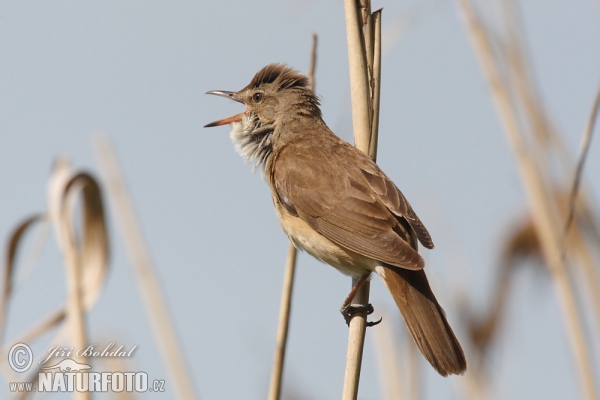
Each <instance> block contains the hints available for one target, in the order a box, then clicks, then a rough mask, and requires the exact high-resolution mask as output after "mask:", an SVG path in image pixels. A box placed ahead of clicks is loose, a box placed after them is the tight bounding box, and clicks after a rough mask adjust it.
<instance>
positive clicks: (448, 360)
mask: <svg viewBox="0 0 600 400" xmlns="http://www.w3.org/2000/svg"><path fill="white" fill-rule="evenodd" d="M375 271H376V272H377V274H378V275H379V276H380V277H381V279H382V280H383V282H384V283H385V285H386V286H387V288H388V289H389V290H390V292H391V293H392V297H393V298H394V301H395V302H396V304H397V305H398V308H399V309H400V312H401V313H402V316H403V317H404V321H405V322H406V325H407V327H408V330H409V331H410V334H411V335H412V337H413V339H414V341H415V343H416V344H417V347H419V349H420V350H421V353H423V355H424V356H425V358H426V359H427V361H429V362H430V363H431V365H432V366H433V368H435V369H436V370H437V371H438V372H439V373H440V375H442V376H447V375H449V374H462V373H463V372H465V370H466V369H467V361H466V360H465V355H464V353H463V350H462V348H461V347H460V343H458V340H457V339H456V336H454V333H453V332H452V328H450V325H449V324H448V321H447V320H446V317H445V316H444V311H443V310H442V307H440V305H439V304H438V302H437V300H436V299H435V296H434V295H433V292H432V291H431V288H430V287H429V282H428V281H427V277H426V276H425V272H424V271H422V270H420V271H410V270H407V269H402V268H397V267H391V266H379V267H377V268H376V270H375Z"/></svg>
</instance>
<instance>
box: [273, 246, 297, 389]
mask: <svg viewBox="0 0 600 400" xmlns="http://www.w3.org/2000/svg"><path fill="white" fill-rule="evenodd" d="M296 256H297V250H296V247H294V245H293V244H292V243H290V244H289V247H288V255H287V260H286V263H285V275H284V277H283V289H282V293H281V305H280V306H279V325H278V327H277V338H276V339H275V340H276V347H275V356H274V357H273V370H272V372H271V384H270V387H269V399H270V400H277V399H279V398H280V397H281V382H282V379H283V362H284V360H285V349H286V345H287V337H288V329H289V324H290V310H291V306H292V289H293V286H294V273H295V270H296V259H297V257H296Z"/></svg>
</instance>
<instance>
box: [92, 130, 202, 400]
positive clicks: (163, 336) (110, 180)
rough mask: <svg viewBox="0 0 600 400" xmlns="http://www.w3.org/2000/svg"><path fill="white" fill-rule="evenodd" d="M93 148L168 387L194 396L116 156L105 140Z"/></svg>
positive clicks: (185, 398)
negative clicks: (163, 364)
mask: <svg viewBox="0 0 600 400" xmlns="http://www.w3.org/2000/svg"><path fill="white" fill-rule="evenodd" d="M95 150H96V156H97V160H98V164H99V166H100V170H101V171H102V175H103V177H104V181H105V182H106V189H107V193H108V197H109V199H110V201H111V204H112V206H113V209H114V211H115V214H116V216H117V221H118V226H119V228H120V230H121V232H122V233H123V237H124V239H125V245H126V248H127V253H128V256H129V258H130V261H131V265H132V267H133V270H134V273H135V275H136V278H137V279H136V282H137V284H138V290H139V291H140V295H141V297H142V300H143V302H144V305H145V306H146V313H147V316H148V319H149V320H150V324H151V326H152V330H153V333H154V337H155V340H156V342H157V343H158V348H159V350H160V354H161V356H162V359H163V360H164V362H165V368H166V370H167V373H168V376H169V381H170V386H171V387H172V388H173V390H174V392H175V397H176V398H177V399H182V400H188V399H196V398H197V396H196V394H195V391H194V387H193V384H192V380H191V377H190V370H189V368H187V367H186V365H187V363H186V362H185V359H184V357H183V353H182V351H181V349H180V347H179V340H178V338H177V336H176V334H175V331H174V329H173V327H174V326H175V324H174V323H173V321H172V319H171V316H170V313H169V311H168V309H167V305H166V300H165V297H164V295H163V293H162V289H161V286H160V283H159V281H158V278H157V276H156V272H155V267H154V266H153V264H152V261H151V260H150V255H149V254H148V251H147V250H146V245H145V243H144V239H143V235H142V232H141V229H140V227H139V224H138V222H137V218H136V215H135V211H134V208H133V204H132V202H131V200H130V196H129V194H128V192H127V188H126V186H125V182H124V180H123V177H122V174H121V172H120V168H119V164H118V162H117V158H116V155H115V153H114V151H113V150H112V146H111V145H110V143H109V142H108V139H104V140H102V141H99V142H98V143H97V144H96V146H95Z"/></svg>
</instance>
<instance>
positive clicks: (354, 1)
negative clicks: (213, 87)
mask: <svg viewBox="0 0 600 400" xmlns="http://www.w3.org/2000/svg"><path fill="white" fill-rule="evenodd" d="M344 8H345V14H346V37H347V41H348V65H349V71H350V94H351V100H352V125H353V128H354V144H355V146H356V147H357V148H358V149H359V150H361V151H363V152H364V153H366V154H369V155H370V156H371V157H374V156H375V154H376V143H377V138H376V137H372V132H373V123H374V122H375V121H378V120H379V117H378V116H375V113H377V112H378V111H379V110H378V109H374V108H373V105H374V104H377V106H378V104H379V82H380V79H379V75H380V71H381V69H380V65H381V60H380V57H381V13H380V12H377V13H376V14H377V15H376V16H374V15H373V14H371V6H370V1H369V0H361V1H360V4H359V2H358V0H345V1H344ZM375 56H377V60H375V59H374V57H375ZM374 71H376V72H374ZM374 75H376V76H374ZM375 93H376V95H375ZM375 131H377V128H376V127H375ZM357 282H358V278H353V279H352V287H354V285H356V283H357ZM369 289H370V284H369V282H368V281H367V282H366V283H365V284H364V285H363V286H362V288H361V289H360V290H359V291H358V293H357V294H356V296H355V297H354V300H353V302H352V304H368V303H369ZM366 326H367V315H366V313H359V314H357V315H355V316H354V317H353V318H352V319H351V320H350V326H349V332H348V350H347V354H346V371H345V374H344V388H343V393H342V398H343V399H345V400H347V399H356V398H357V396H358V386H359V381H360V369H361V365H362V355H363V348H364V342H365V333H366Z"/></svg>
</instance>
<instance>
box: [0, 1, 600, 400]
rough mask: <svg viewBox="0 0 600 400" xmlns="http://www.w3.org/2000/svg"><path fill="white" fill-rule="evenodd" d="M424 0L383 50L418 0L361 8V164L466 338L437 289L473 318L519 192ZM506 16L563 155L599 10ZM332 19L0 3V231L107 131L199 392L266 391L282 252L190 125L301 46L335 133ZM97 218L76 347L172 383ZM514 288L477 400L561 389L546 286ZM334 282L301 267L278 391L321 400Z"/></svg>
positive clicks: (225, 164) (478, 92)
mask: <svg viewBox="0 0 600 400" xmlns="http://www.w3.org/2000/svg"><path fill="white" fill-rule="evenodd" d="M428 4H430V5H425V6H421V7H418V8H417V9H418V10H421V11H422V12H421V13H420V14H419V15H420V16H419V17H418V18H416V19H414V20H412V24H411V25H410V27H409V28H408V30H407V31H406V32H405V34H404V36H402V38H401V39H400V40H399V41H395V40H392V39H390V38H393V32H394V30H395V29H394V27H397V24H399V23H405V22H406V18H405V16H406V15H413V14H411V12H412V11H411V10H413V9H414V8H413V7H415V5H418V2H416V1H413V2H408V1H400V2H381V1H378V2H374V4H373V9H377V8H379V7H384V12H383V26H384V35H388V36H385V37H384V40H387V42H386V45H387V48H388V51H387V53H386V55H385V58H384V60H383V67H382V80H383V85H382V94H381V96H382V97H381V104H382V108H381V119H380V139H379V154H378V163H379V164H380V165H381V167H382V168H383V170H384V171H386V173H387V174H388V175H389V176H390V177H391V178H392V179H393V180H394V181H395V183H396V184H397V185H398V186H399V187H400V188H401V189H402V191H403V193H404V194H405V195H406V197H407V198H408V199H409V200H410V202H411V203H412V205H413V207H414V209H415V210H416V212H417V213H418V214H419V216H420V217H421V219H422V220H423V221H424V222H425V224H426V225H427V227H428V229H429V231H430V232H431V234H432V237H433V240H434V242H435V245H436V249H435V250H433V251H425V252H424V256H425V258H426V261H427V263H428V265H427V270H428V274H429V276H430V279H431V281H432V285H433V288H434V291H435V292H436V294H437V296H438V299H439V300H440V302H441V303H442V305H443V306H444V308H445V310H446V312H447V314H448V317H449V319H450V322H451V324H452V325H453V326H454V327H455V330H456V332H457V335H458V337H459V338H460V339H462V341H465V340H466V338H465V336H464V335H465V333H464V328H463V327H462V325H461V321H460V319H459V318H458V315H457V309H456V297H457V296H458V295H459V294H462V295H464V296H466V298H467V299H468V301H469V303H470V304H471V305H472V307H473V308H474V309H476V310H480V311H483V310H484V309H485V307H486V306H487V304H488V300H489V293H490V290H491V289H490V288H491V286H492V279H493V277H494V276H495V275H494V271H495V267H496V262H497V259H498V255H499V251H500V250H499V246H498V243H501V242H502V240H503V239H504V238H505V237H506V235H507V233H508V232H509V231H510V230H511V227H512V226H514V224H515V223H517V222H518V221H519V220H520V218H522V215H523V213H524V211H525V210H526V203H525V200H526V199H525V197H524V194H523V191H522V189H521V184H520V181H519V177H518V175H517V172H516V169H515V163H514V158H513V156H512V153H511V150H510V148H509V147H508V144H507V142H506V140H505V137H504V134H503V132H502V129H501V127H500V124H499V123H498V119H497V118H496V114H495V111H494V109H493V104H492V102H491V98H490V95H489V91H488V86H487V84H486V82H485V81H484V79H483V78H482V74H481V72H480V68H479V65H478V63H477V61H476V59H475V57H474V55H473V52H472V48H471V46H470V43H469V41H468V40H467V37H466V32H465V27H464V24H463V18H462V15H461V13H460V11H459V7H458V3H457V2H441V1H440V2H431V3H428ZM520 10H521V11H522V16H523V23H524V26H525V34H526V39H527V45H528V48H529V50H530V51H531V56H532V62H533V67H534V71H535V74H536V80H537V83H538V85H539V88H540V92H541V95H542V97H543V99H544V101H545V104H546V106H547V110H548V113H549V114H550V116H551V119H552V120H553V122H554V123H555V125H556V127H557V128H558V129H559V131H560V132H561V134H562V135H563V137H564V139H565V141H566V143H567V145H568V146H569V148H570V150H571V152H572V153H573V154H576V152H577V149H578V145H579V140H580V136H581V134H582V132H583V128H584V126H585V123H586V120H587V118H588V114H589V110H590V108H591V104H592V100H593V97H594V95H595V90H596V88H597V85H598V83H599V81H600V74H599V72H598V71H599V68H598V66H599V65H600V53H599V52H598V48H600V24H598V20H599V17H600V8H599V4H598V2H594V1H592V0H576V1H555V2H547V1H541V0H531V1H526V2H524V1H523V2H520ZM344 21H345V19H344V9H343V3H342V2H341V1H337V2H336V1H315V0H304V1H302V0H300V1H299V0H295V1H279V2H276V1H255V2H245V1H233V2H194V1H181V2H176V3H175V2H166V1H126V2H123V1H97V2H75V1H46V2H40V1H19V2H10V1H0V135H1V136H0V137H1V142H0V143H1V144H0V188H2V189H1V196H0V202H1V203H0V205H1V207H0V232H1V234H2V237H6V236H7V235H8V232H9V230H10V229H11V228H12V227H13V226H14V225H15V224H16V223H17V222H18V221H20V220H21V219H22V218H24V217H25V216H27V215H30V214H31V213H33V212H36V211H41V210H44V209H45V207H46V203H45V201H46V200H45V199H46V192H45V191H46V183H47V179H48V176H49V171H50V167H51V165H52V162H53V160H54V159H56V157H58V156H60V155H63V156H66V157H68V158H69V159H70V160H71V162H72V164H73V166H74V167H76V168H83V169H86V170H90V171H92V172H94V173H98V167H97V164H96V162H95V159H94V156H93V149H92V143H93V141H94V139H95V138H98V137H99V136H100V135H108V136H109V137H110V138H111V140H112V141H113V143H114V145H115V147H116V150H117V153H118V155H119V157H120V161H121V165H122V167H123V171H124V173H125V176H126V179H127V182H128V184H129V189H130V191H131V193H132V197H133V200H134V202H135V205H136V208H137V214H138V217H139V219H140V221H141V225H142V228H143V230H144V234H145V238H146V240H147V244H148V247H149V249H150V251H151V254H152V257H153V259H154V261H155V264H156V266H157V269H158V274H159V277H160V280H161V282H162V286H163V289H164V291H165V294H166V296H167V298H168V302H169V304H168V305H169V307H170V310H171V311H172V315H173V319H174V321H175V324H176V329H177V332H178V334H179V337H180V342H181V346H182V348H183V349H184V353H185V356H186V357H187V363H188V368H189V370H190V374H191V376H192V377H193V379H194V381H195V386H196V389H197V392H198V394H199V396H201V398H203V399H241V398H252V399H259V398H265V397H266V394H267V388H268V381H269V374H270V368H271V360H272V355H273V349H274V338H275V333H276V325H277V318H278V307H279V299H280V292H281V282H282V279H283V263H284V259H285V255H286V251H287V239H286V237H285V236H284V234H283V233H282V231H281V229H280V227H279V224H278V222H277V218H276V216H275V213H274V211H273V209H272V204H271V199H270V194H269V190H268V187H267V185H266V183H265V182H262V181H261V177H260V174H258V173H255V174H252V173H251V167H250V166H248V165H244V163H243V161H242V159H241V158H240V157H239V156H238V155H237V154H236V153H235V152H234V150H233V146H232V144H231V141H230V139H229V137H228V133H229V128H228V127H223V128H212V129H210V130H209V129H203V128H202V126H203V125H204V124H206V123H208V122H211V121H213V120H215V119H218V118H222V117H224V116H227V115H231V114H233V113H236V112H239V111H241V108H240V105H239V104H237V103H233V102H227V101H226V100H223V99H219V98H215V97H212V96H205V95H204V93H205V92H206V91H208V90H214V89H222V90H238V89H241V88H242V87H244V86H245V85H246V84H247V83H248V82H249V80H250V79H251V78H252V76H253V75H254V73H256V72H257V71H258V70H259V69H260V68H262V67H263V66H265V65H266V64H269V63H272V62H284V63H287V64H289V65H290V66H293V67H295V68H297V69H299V70H301V71H304V72H306V71H307V70H308V66H309V55H310V46H311V33H312V32H316V33H317V34H318V35H319V47H318V64H317V75H316V78H317V79H316V80H317V92H318V94H319V95H320V96H321V97H322V103H323V106H322V109H323V114H324V118H325V121H326V122H327V123H328V125H329V126H330V127H331V128H332V130H333V131H334V132H336V133H337V134H338V135H339V136H341V137H342V138H344V139H346V140H348V141H352V126H351V116H350V100H349V78H348V67H347V47H346V30H345V25H344ZM394 24H396V25H394ZM596 139H597V138H596ZM595 142H596V143H593V144H592V148H591V151H590V154H589V162H588V164H587V167H586V172H585V178H586V183H588V184H589V185H590V187H591V188H592V192H591V193H592V195H594V194H596V195H597V192H598V187H599V185H600V178H599V177H598V173H597V171H599V170H600V153H599V150H598V149H599V146H598V143H597V140H596V141H595ZM594 198H597V197H594ZM112 218H113V216H112V213H111V220H110V233H111V245H112V249H111V252H112V257H111V259H112V261H111V267H110V275H109V277H108V281H107V285H106V288H105V291H104V293H103V295H102V297H101V299H100V300H99V302H98V304H97V305H96V307H95V308H94V309H93V311H92V313H91V315H90V318H89V327H90V330H91V332H92V334H91V337H92V339H91V340H93V341H111V340H114V341H116V342H119V343H123V344H125V345H127V346H133V345H138V349H137V350H136V356H135V359H134V360H133V363H134V365H135V369H136V370H143V371H147V372H148V373H149V376H150V377H151V378H156V379H167V388H168V389H169V390H172V388H169V381H168V377H167V376H166V371H165V369H164V367H163V366H162V362H161V360H160V357H159V354H158V352H157V349H156V345H155V343H154V341H153V337H152V335H151V332H150V326H149V324H148V322H147V320H146V318H145V315H144V310H143V306H142V303H141V301H140V298H139V295H138V292H137V288H136V286H135V283H134V281H133V274H132V271H131V268H130V267H129V265H128V262H127V259H126V257H125V252H124V247H123V244H122V240H121V239H122V238H121V235H120V232H119V231H118V230H117V226H116V223H115V221H114V219H112ZM28 243H31V241H29V242H28ZM63 268H64V267H63V264H62V261H61V258H60V255H59V253H58V251H57V250H56V244H55V241H54V239H53V238H52V237H51V238H50V240H49V242H48V244H47V245H46V248H45V251H44V253H43V255H42V258H41V260H40V263H39V264H38V266H37V269H36V270H35V271H34V273H33V274H32V275H31V276H30V277H29V279H28V280H27V281H26V282H24V283H23V285H22V286H20V287H19V288H18V290H17V292H16V293H15V297H14V301H13V303H12V304H11V306H10V311H9V325H8V328H7V334H6V336H5V337H6V340H7V341H8V342H10V340H11V339H12V338H15V337H17V336H18V334H19V333H20V332H23V331H24V330H25V329H27V328H28V327H30V326H31V325H32V324H33V322H34V321H36V320H37V319H39V318H41V317H42V316H44V315H46V314H47V313H49V312H50V311H51V310H54V309H55V308H56V307H57V306H58V305H60V304H61V303H62V302H63V300H64V298H65V295H66V289H65V283H64V281H65V276H64V270H63ZM519 278H520V279H519V280H518V282H517V284H516V285H515V287H514V292H513V296H512V300H511V303H510V306H509V311H508V316H507V319H506V324H505V325H504V327H503V336H502V338H501V340H500V341H499V343H497V345H496V347H495V351H494V352H493V354H492V355H491V358H490V363H491V365H492V368H491V370H492V371H494V375H493V380H492V388H493V391H494V393H495V395H496V398H512V399H530V398H545V399H564V398H574V397H576V396H579V394H580V392H579V391H578V389H577V384H578V381H577V377H576V375H575V365H574V363H573V361H572V358H571V356H570V353H569V348H568V344H567V341H566V337H565V331H564V329H563V328H562V326H561V324H562V319H561V315H560V310H559V307H558V305H557V302H556V296H555V290H554V287H553V285H552V282H551V280H550V279H548V278H547V277H546V278H545V277H544V275H543V274H539V273H535V271H533V270H531V269H525V270H523V271H521V272H520V276H519ZM349 289H350V280H349V278H347V277H344V276H342V275H341V274H339V273H338V272H337V271H335V270H334V269H333V268H330V267H328V266H325V265H322V264H320V263H318V262H317V261H315V260H313V259H311V258H310V256H308V255H306V254H301V255H300V257H299V267H298V269H297V281H296V284H295V293H294V299H293V315H292V321H291V330H290V341H289V345H288V357H287V360H286V374H285V381H284V394H286V395H287V396H288V397H287V398H310V399H331V398H339V396H340V393H341V388H342V383H343V373H344V363H345V354H346V344H347V327H346V325H345V324H344V323H343V320H342V318H341V317H340V315H339V311H338V310H339V307H340V305H341V302H342V301H343V299H344V298H345V296H346V295H347V293H348V291H349ZM371 301H372V303H373V305H374V306H375V309H376V315H377V313H378V311H379V310H381V311H384V310H385V311H386V312H387V313H388V314H389V316H388V317H386V318H385V319H384V321H383V324H391V325H392V326H393V329H395V330H396V331H397V332H400V333H398V335H399V336H400V335H404V334H405V332H404V331H403V328H402V326H403V323H402V321H401V318H400V315H399V313H397V312H396V309H395V306H394V304H393V301H392V299H391V296H389V294H388V293H387V291H386V289H385V288H384V287H383V285H382V284H381V282H380V281H379V280H378V279H377V278H375V279H374V281H373V284H372V287H371ZM46 340H50V336H47V337H46ZM49 345H51V344H50V343H38V344H36V346H37V347H34V350H37V351H42V352H43V351H45V350H44V349H46V348H47V347H49ZM595 354H597V353H595ZM594 359H595V365H596V369H597V371H598V368H599V367H600V366H599V365H598V361H597V358H596V357H594ZM421 367H422V371H423V376H424V378H423V379H424V383H425V389H424V393H423V394H424V398H427V399H456V398H462V392H461V382H460V380H461V379H464V378H460V377H452V378H448V379H444V378H441V377H439V376H438V375H437V374H436V373H435V372H434V371H433V369H431V368H430V367H429V366H428V365H426V362H425V361H424V360H423V361H422V363H421ZM361 378H362V379H361V386H360V395H359V398H361V399H378V398H382V396H383V393H382V391H381V388H380V385H379V380H378V371H377V361H376V359H375V350H374V343H373V335H372V334H371V333H370V332H369V333H368V337H367V342H366V348H365V355H364V363H363V372H362V376H361ZM596 378H597V380H599V381H600V379H598V378H599V374H598V372H596ZM6 391H7V385H6V384H0V393H5V392H6ZM171 396H172V394H171V395H167V396H165V398H168V397H171ZM294 396H295V397H294ZM148 397H149V398H155V397H156V398H158V397H157V396H154V397H153V396H151V395H148ZM56 398H59V397H58V396H56ZM144 398H146V396H144Z"/></svg>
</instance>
